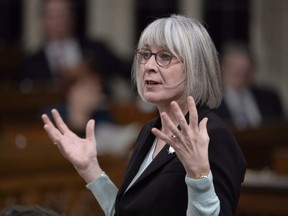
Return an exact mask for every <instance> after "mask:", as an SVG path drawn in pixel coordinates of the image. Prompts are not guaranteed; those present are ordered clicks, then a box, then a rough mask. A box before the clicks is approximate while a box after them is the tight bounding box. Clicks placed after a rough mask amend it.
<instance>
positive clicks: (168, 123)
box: [152, 96, 210, 179]
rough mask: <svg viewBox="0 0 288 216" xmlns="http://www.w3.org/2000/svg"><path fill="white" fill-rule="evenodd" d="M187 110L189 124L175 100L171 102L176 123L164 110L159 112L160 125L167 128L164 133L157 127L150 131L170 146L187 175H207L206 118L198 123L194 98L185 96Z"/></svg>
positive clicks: (207, 141) (198, 176)
mask: <svg viewBox="0 0 288 216" xmlns="http://www.w3.org/2000/svg"><path fill="white" fill-rule="evenodd" d="M187 104H188V111H189V119H190V122H189V124H188V123H187V121H186V119H185V116H184V114H183V113H182V111H181V109H180V107H179V105H178V103H177V102H175V101H173V102H171V110H172V113H173V114H174V115H175V117H176V120H177V122H178V123H179V127H180V128H181V129H179V127H178V125H176V124H174V123H173V122H172V120H171V118H170V117H169V115H168V114H167V113H166V112H163V113H161V119H162V127H163V128H168V130H167V131H169V132H168V133H164V132H162V131H160V130H158V129H157V128H153V129H152V133H153V134H154V135H155V136H157V137H158V138H159V139H162V140H163V141H165V142H166V143H168V144H169V145H170V146H172V147H173V148H174V150H175V152H176V154H177V156H178V158H179V160H180V161H181V162H182V164H183V166H184V168H185V170H186V173H187V176H188V177H190V178H196V179H197V178H201V177H202V176H205V175H208V173H209V171H210V165H209V159H208V145H209V136H208V132H207V127H206V126H207V121H208V118H203V119H202V120H201V122H200V123H199V124H198V113H197V109H196V105H195V101H194V99H193V98H192V97H191V96H189V97H188V98H187Z"/></svg>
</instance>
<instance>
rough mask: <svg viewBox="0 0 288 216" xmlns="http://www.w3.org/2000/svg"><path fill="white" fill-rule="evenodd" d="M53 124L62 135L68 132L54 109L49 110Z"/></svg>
mask: <svg viewBox="0 0 288 216" xmlns="http://www.w3.org/2000/svg"><path fill="white" fill-rule="evenodd" d="M51 112H52V115H53V118H54V120H55V123H56V125H57V127H58V129H59V130H60V132H61V133H62V134H64V133H65V132H67V131H69V128H68V127H67V125H66V124H65V123H64V121H63V119H62V117H61V116H60V114H59V112H58V111H57V110H56V109H52V110H51Z"/></svg>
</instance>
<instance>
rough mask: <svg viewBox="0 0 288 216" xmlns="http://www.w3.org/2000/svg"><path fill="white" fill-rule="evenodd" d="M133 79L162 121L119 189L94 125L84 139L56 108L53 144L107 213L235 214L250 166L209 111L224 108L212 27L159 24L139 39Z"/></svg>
mask: <svg viewBox="0 0 288 216" xmlns="http://www.w3.org/2000/svg"><path fill="white" fill-rule="evenodd" d="M132 73H133V74H132V75H133V80H134V81H135V83H136V85H137V90H138V93H139V95H140V96H141V97H142V99H143V100H146V101H148V102H150V103H153V104H155V105H156V106H157V108H158V110H159V114H160V116H159V118H157V119H154V120H152V121H150V122H149V123H148V124H147V125H146V126H144V128H143V129H142V131H141V132H140V134H139V137H138V139H137V143H136V148H135V151H134V153H133V155H132V158H131V161H130V163H129V165H128V169H127V172H126V175H125V177H124V180H123V183H122V185H121V187H120V188H119V190H118V189H117V188H116V187H115V186H114V184H113V183H112V182H111V181H110V179H109V178H108V176H107V175H106V174H105V173H104V172H103V171H102V169H101V167H100V166H99V163H98V161H97V150H96V145H97V144H96V140H95V137H94V130H93V129H94V121H93V120H89V122H88V123H87V128H86V139H80V138H79V137H77V136H76V135H75V134H74V133H73V132H71V131H70V130H69V129H68V128H67V126H66V125H65V123H64V122H63V121H62V119H61V117H60V115H59V114H58V112H57V111H56V110H52V114H53V117H54V119H55V122H56V127H55V126H54V125H53V124H52V122H51V121H50V120H49V118H48V117H47V115H43V117H42V118H43V121H44V123H45V125H44V128H45V130H46V131H47V133H48V135H49V137H50V138H51V140H52V141H53V142H54V144H55V145H57V146H58V147H59V149H60V151H61V152H62V154H63V155H64V156H65V157H66V158H67V159H68V160H69V161H70V162H71V163H72V164H73V165H74V167H75V168H76V170H77V171H78V173H79V174H80V176H82V177H83V178H84V180H85V181H86V182H87V183H88V184H87V188H89V189H90V190H91V191H92V193H93V194H94V196H95V197H96V199H97V200H98V202H99V204H100V205H101V207H102V209H103V210H104V212H105V214H106V215H124V216H130V215H131V216H137V215H145V216H147V215H149V216H154V215H155V216H159V215H165V216H169V215H171V216H172V215H173V216H175V215H177V216H179V215H193V216H195V215H209V216H211V215H234V214H235V210H236V207H237V202H238V198H239V193H240V187H241V183H242V181H243V178H244V174H245V167H246V164H245V159H244V157H243V155H242V152H241V150H240V148H239V146H238V144H237V142H236V141H235V139H234V138H233V136H232V135H231V133H230V132H229V131H228V129H227V128H226V127H225V125H224V124H223V122H222V121H221V120H220V119H219V118H218V117H217V116H216V115H215V114H213V112H212V111H211V110H210V109H213V108H216V107H217V106H218V105H219V103H220V102H221V87H220V80H221V77H220V71H219V63H218V58H217V52H216V50H215V47H214V45H213V43H212V41H211V39H210V37H209V35H208V33H207V32H206V30H205V28H204V27H203V26H202V25H201V24H200V23H198V22H197V21H196V20H194V19H191V18H186V17H183V16H177V15H172V16H171V17H168V18H162V19H158V20H156V21H154V22H153V23H151V24H150V25H149V26H148V27H147V28H146V29H145V30H144V32H143V33H142V35H141V37H140V40H139V43H138V49H137V50H136V52H135V58H134V64H133V70H132ZM199 122H200V123H199Z"/></svg>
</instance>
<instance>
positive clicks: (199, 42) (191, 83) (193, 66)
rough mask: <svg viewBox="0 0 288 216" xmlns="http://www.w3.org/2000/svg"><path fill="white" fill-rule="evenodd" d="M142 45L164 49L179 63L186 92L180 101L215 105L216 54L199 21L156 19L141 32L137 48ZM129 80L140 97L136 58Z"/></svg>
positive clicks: (217, 84)
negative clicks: (135, 87) (181, 62)
mask: <svg viewBox="0 0 288 216" xmlns="http://www.w3.org/2000/svg"><path fill="white" fill-rule="evenodd" d="M145 45H157V46H160V47H163V48H165V49H168V50H170V51H171V52H172V53H173V54H174V55H175V56H176V57H177V58H179V59H181V60H182V61H183V64H184V76H185V78H186V82H185V85H186V88H185V89H186V90H185V94H184V95H183V98H182V100H186V98H187V97H188V96H189V95H191V96H192V97H193V98H194V100H195V102H196V104H198V105H206V106H208V107H209V108H211V109H213V108H216V107H218V106H219V104H220V103H221V99H222V89H221V72H220V66H219V59H218V53H217V51H216V48H215V46H214V44H213V42H212V40H211V38H210V36H209V34H208V33H207V31H206V29H205V28H204V27H203V26H202V25H201V24H200V22H198V21H197V20H195V19H193V18H188V17H184V16H180V15H171V16H170V17H167V18H160V19H157V20H155V21H154V22H152V23H151V24H149V25H148V26H147V27H146V28H145V30H144V31H143V32H142V34H141V37H140V39H139V42H138V46H137V48H138V49H139V48H143V47H144V46H145ZM132 81H133V83H134V84H135V85H136V86H137V91H138V94H139V95H140V96H141V97H142V98H143V95H142V92H143V89H142V87H141V77H140V76H139V63H138V62H137V60H136V57H134V62H133V66H132Z"/></svg>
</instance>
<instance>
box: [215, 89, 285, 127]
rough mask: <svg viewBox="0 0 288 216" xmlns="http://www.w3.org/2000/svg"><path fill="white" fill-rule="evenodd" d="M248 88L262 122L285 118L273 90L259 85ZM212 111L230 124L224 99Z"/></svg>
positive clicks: (229, 114)
mask: <svg viewBox="0 0 288 216" xmlns="http://www.w3.org/2000/svg"><path fill="white" fill-rule="evenodd" d="M250 90H251V93H252V95H253V98H254V99H255V101H256V104H257V107H258V109H259V111H260V115H261V117H262V119H263V122H267V121H275V120H276V121H284V120H285V119H284V112H283V107H282V104H281V100H280V98H279V96H278V95H277V94H276V93H275V92H274V91H272V90H269V89H265V88H259V87H251V88H250ZM214 112H215V113H216V114H217V115H218V116H220V117H221V118H222V119H223V120H225V121H227V122H228V123H231V124H232V114H231V111H230V110H229V109H228V106H227V103H226V101H225V99H223V100H222V103H221V105H220V106H219V107H218V108H217V109H215V110H214Z"/></svg>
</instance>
